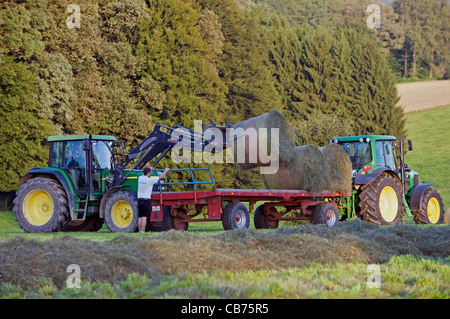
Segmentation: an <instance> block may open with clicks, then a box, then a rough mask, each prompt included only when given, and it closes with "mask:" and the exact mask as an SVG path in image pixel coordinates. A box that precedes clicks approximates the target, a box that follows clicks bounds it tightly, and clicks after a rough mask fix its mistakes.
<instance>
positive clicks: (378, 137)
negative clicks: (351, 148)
mask: <svg viewBox="0 0 450 319" xmlns="http://www.w3.org/2000/svg"><path fill="white" fill-rule="evenodd" d="M360 138H363V139H365V138H369V139H370V140H371V141H386V140H387V141H395V140H396V138H395V136H391V135H358V136H339V137H335V138H333V139H332V140H334V139H337V140H338V141H339V142H357V141H359V139H360Z"/></svg>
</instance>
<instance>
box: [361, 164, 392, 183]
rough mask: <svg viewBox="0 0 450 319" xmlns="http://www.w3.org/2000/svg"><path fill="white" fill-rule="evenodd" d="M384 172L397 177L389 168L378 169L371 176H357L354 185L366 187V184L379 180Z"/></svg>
mask: <svg viewBox="0 0 450 319" xmlns="http://www.w3.org/2000/svg"><path fill="white" fill-rule="evenodd" d="M383 172H388V173H390V174H391V175H393V176H397V174H395V172H394V171H392V170H391V169H389V168H387V167H381V168H377V169H376V170H374V171H373V172H372V173H370V174H358V175H356V176H355V181H354V184H355V185H366V184H370V183H372V182H373V181H374V180H376V179H377V177H378V176H379V175H380V174H381V173H383Z"/></svg>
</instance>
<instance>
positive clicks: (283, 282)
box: [0, 106, 450, 299]
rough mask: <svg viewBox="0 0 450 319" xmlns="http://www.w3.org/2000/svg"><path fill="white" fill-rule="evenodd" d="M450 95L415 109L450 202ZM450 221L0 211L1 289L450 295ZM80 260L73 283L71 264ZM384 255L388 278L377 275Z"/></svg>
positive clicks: (47, 294)
mask: <svg viewBox="0 0 450 319" xmlns="http://www.w3.org/2000/svg"><path fill="white" fill-rule="evenodd" d="M448 127H450V106H447V107H439V108H435V109H429V110H426V111H419V112H410V113H408V114H407V129H408V138H411V139H412V140H413V142H414V151H412V152H409V153H408V154H407V156H406V161H407V163H408V164H409V167H410V168H412V169H414V170H416V171H418V172H419V174H420V182H421V183H433V184H435V185H436V188H437V189H438V190H439V191H440V192H441V194H442V196H443V198H444V203H445V205H446V207H450V183H449V182H448V181H449V180H450V161H449V159H450V147H449V145H448V144H447V143H448V141H450V133H449V132H448V130H447V128H448ZM449 235H450V226H448V225H439V226H426V225H414V224H400V225H397V226H389V227H379V226H376V225H372V224H368V223H365V222H362V221H359V220H352V221H348V222H341V223H339V224H338V226H335V227H332V228H327V227H322V226H314V225H301V226H298V227H294V226H289V224H285V225H284V227H281V228H279V229H277V230H266V231H257V230H255V229H254V227H253V224H252V223H251V227H250V229H248V230H236V231H228V232H225V231H223V229H222V225H221V222H213V223H191V224H190V225H189V231H188V232H176V231H170V232H165V233H145V234H138V233H133V234H126V235H123V234H113V233H110V232H109V231H108V230H107V229H106V228H105V227H104V228H103V229H102V230H100V231H99V232H97V233H52V234H25V233H23V232H22V231H21V230H20V229H19V228H18V227H17V223H16V222H15V220H14V215H13V213H12V212H0V298H170V299H172V298H250V299H260V298H262V299H266V298H269V299H270V298H443V299H449V298H450V295H449V292H450V236H449ZM70 264H77V265H79V267H80V275H81V288H69V287H68V286H67V284H66V279H67V278H68V276H69V275H70V273H68V272H67V266H68V265H70ZM373 266H375V267H379V274H380V283H381V286H380V287H379V288H371V286H370V285H369V284H368V280H369V278H370V277H369V275H370V274H371V270H370V269H372V268H371V267H373Z"/></svg>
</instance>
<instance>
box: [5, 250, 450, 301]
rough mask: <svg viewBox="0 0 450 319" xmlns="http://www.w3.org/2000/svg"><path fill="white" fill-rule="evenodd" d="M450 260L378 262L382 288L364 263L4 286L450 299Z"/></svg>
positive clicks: (60, 292) (91, 292)
mask: <svg viewBox="0 0 450 319" xmlns="http://www.w3.org/2000/svg"><path fill="white" fill-rule="evenodd" d="M449 265H450V260H449V259H448V258H447V259H445V260H444V259H437V260H431V259H424V258H417V257H414V256H411V255H405V256H394V257H392V258H391V259H390V260H389V262H388V263H386V264H382V265H380V274H381V286H380V288H376V287H370V286H368V285H367V277H368V274H369V273H370V271H369V272H368V271H367V270H368V269H367V265H364V264H344V263H337V264H313V265H310V266H307V267H302V268H288V269H282V270H260V271H253V270H248V271H244V272H218V271H216V272H212V273H200V274H192V273H188V274H186V275H182V276H174V275H169V276H161V277H158V278H151V277H149V276H148V275H146V274H139V273H131V274H129V275H128V276H127V277H126V278H125V279H123V280H120V281H118V282H116V283H110V282H104V281H103V282H102V281H92V282H91V281H82V282H81V288H79V289H77V288H68V287H67V286H66V287H62V288H58V287H57V286H56V285H55V284H54V283H53V282H51V281H49V280H45V279H41V280H39V281H38V283H37V284H36V285H35V286H34V287H32V288H28V289H27V288H25V289H24V288H22V287H20V286H19V285H14V284H11V283H2V284H0V296H1V297H3V298H101V299H105V298H106V299H111V298H114V299H117V298H189V299H194V298H227V299H228V298H249V299H268V298H284V299H286V298H289V299H291V298H445V299H448V298H449V289H450V286H449V282H450V267H449Z"/></svg>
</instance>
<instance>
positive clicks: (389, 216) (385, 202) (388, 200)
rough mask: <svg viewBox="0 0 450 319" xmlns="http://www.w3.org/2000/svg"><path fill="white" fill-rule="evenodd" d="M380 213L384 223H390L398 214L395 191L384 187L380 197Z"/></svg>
mask: <svg viewBox="0 0 450 319" xmlns="http://www.w3.org/2000/svg"><path fill="white" fill-rule="evenodd" d="M379 204H380V213H381V217H383V219H384V220H385V221H386V222H388V223H389V222H392V221H393V220H394V219H395V217H397V213H398V198H397V193H396V192H395V190H394V189H393V188H392V187H390V186H386V187H385V188H383V190H382V191H381V195H380V203H379Z"/></svg>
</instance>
